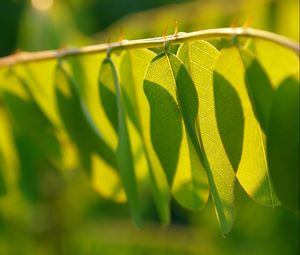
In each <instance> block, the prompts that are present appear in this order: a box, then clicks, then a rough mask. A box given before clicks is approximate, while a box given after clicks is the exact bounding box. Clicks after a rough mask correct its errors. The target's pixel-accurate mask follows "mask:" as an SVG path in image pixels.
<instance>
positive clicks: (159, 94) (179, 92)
mask: <svg viewBox="0 0 300 255" xmlns="http://www.w3.org/2000/svg"><path fill="white" fill-rule="evenodd" d="M144 91H145V94H146V96H147V98H148V101H149V105H150V125H151V126H150V136H151V141H152V144H153V148H154V150H155V152H156V154H157V156H158V157H159V160H160V162H161V165H162V166H163V168H164V170H165V172H166V175H167V178H168V182H169V185H170V186H172V193H173V195H174V197H175V198H176V199H177V200H178V202H179V203H181V204H182V205H183V206H185V207H187V208H192V209H200V208H202V207H203V206H204V205H205V203H206V201H207V199H208V195H209V190H208V183H207V177H206V173H205V171H204V168H203V165H202V163H201V159H200V155H199V153H200V152H199V151H200V148H199V143H198V139H197V134H196V118H197V113H198V98H197V92H196V90H195V88H194V84H193V82H192V80H191V78H190V76H189V74H188V72H187V70H186V68H185V67H184V65H183V63H182V62H181V61H180V60H179V59H178V58H177V57H176V56H175V55H173V54H169V53H161V54H159V55H158V56H157V57H155V58H154V59H153V60H152V61H151V63H150V65H149V67H148V70H147V73H146V76H145V81H144Z"/></svg>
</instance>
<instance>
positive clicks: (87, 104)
mask: <svg viewBox="0 0 300 255" xmlns="http://www.w3.org/2000/svg"><path fill="white" fill-rule="evenodd" d="M104 57H105V54H91V55H85V56H73V57H69V58H66V59H65V63H66V64H67V67H68V68H69V73H70V76H71V77H72V78H73V79H74V85H76V89H77V90H78V92H79V93H78V96H79V97H80V100H81V102H82V105H84V108H85V111H86V112H88V116H89V118H91V119H92V124H93V126H94V128H95V129H96V130H97V132H98V131H99V132H100V134H101V135H102V136H101V137H102V139H103V140H104V141H105V143H107V145H108V146H109V147H110V148H111V149H110V150H113V151H115V149H116V147H117V134H116V131H115V130H114V128H113V127H112V125H111V124H110V122H109V120H108V119H107V117H106V114H105V111H104V109H103V107H102V105H101V104H100V98H99V93H98V91H99V86H98V74H99V69H100V64H101V62H102V60H103V59H104ZM98 154H99V153H98ZM89 156H90V155H89ZM89 156H84V157H89ZM81 157H82V155H81ZM90 168H91V183H92V186H93V188H94V189H95V190H96V191H97V192H98V193H99V194H100V195H101V196H102V197H103V198H105V199H109V200H113V201H115V202H118V203H124V202H126V195H125V192H124V189H123V187H122V183H121V179H120V176H119V174H118V172H117V171H116V169H115V166H112V165H110V164H108V163H107V162H106V161H105V160H103V159H102V158H101V157H99V155H97V154H95V153H92V155H91V166H90Z"/></svg>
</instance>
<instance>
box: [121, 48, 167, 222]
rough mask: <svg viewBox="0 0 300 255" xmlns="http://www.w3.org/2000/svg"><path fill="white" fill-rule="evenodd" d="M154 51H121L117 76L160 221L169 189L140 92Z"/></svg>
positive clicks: (144, 102) (163, 213)
mask: <svg viewBox="0 0 300 255" xmlns="http://www.w3.org/2000/svg"><path fill="white" fill-rule="evenodd" d="M154 56H155V54H154V53H153V52H151V51H149V50H147V49H139V50H131V51H128V52H125V53H124V54H123V56H122V58H121V61H120V80H121V86H122V89H123V91H124V98H126V101H125V102H127V103H126V109H127V112H128V116H129V118H130V120H131V122H132V123H133V124H134V126H135V128H136V129H137V130H138V132H139V134H140V139H141V142H142V146H143V151H144V155H145V157H146V161H147V165H148V169H149V172H148V175H149V179H150V185H151V189H152V193H153V197H154V201H155V204H156V207H157V210H158V214H159V217H160V220H161V222H162V223H163V224H168V223H169V221H170V214H169V200H170V191H169V187H168V183H167V179H166V176H165V174H164V171H163V169H162V166H161V164H160V162H159V159H158V158H157V155H156V154H155V152H154V149H153V146H152V143H151V139H150V135H149V134H150V109H149V105H148V102H147V98H146V96H145V94H144V92H143V79H144V76H145V72H146V69H147V67H148V64H149V62H150V61H151V59H152V58H153V57H154Z"/></svg>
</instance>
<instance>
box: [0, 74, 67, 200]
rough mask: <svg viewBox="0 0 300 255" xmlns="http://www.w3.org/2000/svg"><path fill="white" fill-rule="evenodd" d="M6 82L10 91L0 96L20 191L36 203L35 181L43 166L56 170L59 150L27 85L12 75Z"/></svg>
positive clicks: (37, 196)
mask: <svg viewBox="0 0 300 255" xmlns="http://www.w3.org/2000/svg"><path fill="white" fill-rule="evenodd" d="M8 79H9V81H8ZM8 79H7V82H8V83H9V85H10V88H9V89H7V90H6V89H5V90H4V91H3V92H2V96H3V99H4V102H5V105H6V106H7V108H8V111H9V117H10V119H11V121H12V126H13V128H14V136H15V143H16V150H17V153H18V157H19V161H20V166H19V168H20V178H19V180H20V187H21V189H22V191H23V192H24V194H25V196H26V197H27V198H29V199H30V200H31V201H37V199H39V197H40V191H39V190H40V182H39V179H40V177H41V175H42V174H43V172H44V169H46V168H47V165H50V164H52V165H54V166H58V162H59V160H60V157H61V149H60V145H59V142H58V140H57V138H56V136H55V132H54V127H53V126H52V123H51V121H50V120H49V118H48V117H47V116H46V115H45V114H44V112H43V111H42V110H41V108H40V107H39V105H38V104H37V103H36V102H35V101H34V99H33V97H32V94H31V93H30V91H29V89H28V84H27V83H26V82H25V81H24V80H23V79H21V78H20V77H18V76H17V75H16V73H14V72H13V71H12V72H11V73H10V74H9V76H8Z"/></svg>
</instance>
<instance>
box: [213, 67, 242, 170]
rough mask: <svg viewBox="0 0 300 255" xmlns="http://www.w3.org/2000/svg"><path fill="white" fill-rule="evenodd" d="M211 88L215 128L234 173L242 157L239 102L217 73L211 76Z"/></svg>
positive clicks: (234, 93)
mask: <svg viewBox="0 0 300 255" xmlns="http://www.w3.org/2000/svg"><path fill="white" fill-rule="evenodd" d="M213 88H214V102H215V115H216V120H217V127H218V130H219V134H220V136H221V140H222V143H223V146H224V149H225V151H226V154H227V156H228V158H229V161H230V163H231V165H232V167H233V169H234V171H235V172H236V171H237V169H238V166H239V163H240V159H241V155H242V149H243V137H244V115H243V110H242V105H241V101H240V98H239V95H238V94H237V92H236V90H235V89H234V88H233V86H232V85H231V84H230V82H229V81H228V80H226V79H225V78H224V77H223V76H222V75H221V74H219V73H218V72H214V74H213Z"/></svg>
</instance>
